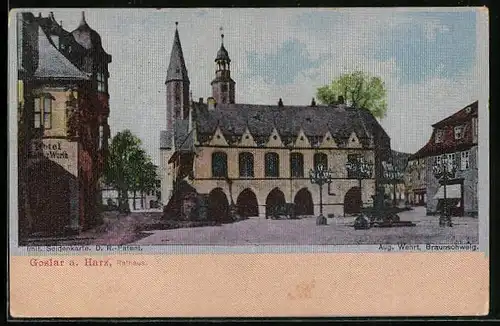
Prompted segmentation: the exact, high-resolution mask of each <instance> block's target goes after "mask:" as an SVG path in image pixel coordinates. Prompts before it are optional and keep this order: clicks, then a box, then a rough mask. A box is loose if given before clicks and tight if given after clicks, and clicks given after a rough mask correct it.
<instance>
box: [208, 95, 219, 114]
mask: <svg viewBox="0 0 500 326" xmlns="http://www.w3.org/2000/svg"><path fill="white" fill-rule="evenodd" d="M207 103H208V110H209V111H213V110H215V106H216V105H217V103H216V102H215V99H214V98H213V97H209V98H207Z"/></svg>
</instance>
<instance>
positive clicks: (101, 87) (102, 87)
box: [97, 72, 107, 92]
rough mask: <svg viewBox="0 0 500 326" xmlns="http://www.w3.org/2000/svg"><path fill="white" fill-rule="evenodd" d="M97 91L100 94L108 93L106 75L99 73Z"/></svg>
mask: <svg viewBox="0 0 500 326" xmlns="http://www.w3.org/2000/svg"><path fill="white" fill-rule="evenodd" d="M97 91H98V92H107V90H106V77H104V73H102V72H98V73H97Z"/></svg>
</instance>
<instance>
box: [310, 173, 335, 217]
mask: <svg viewBox="0 0 500 326" xmlns="http://www.w3.org/2000/svg"><path fill="white" fill-rule="evenodd" d="M332 179H333V172H332V170H331V169H327V168H326V167H325V166H323V165H322V164H319V165H318V166H316V167H315V168H314V169H311V170H310V171H309V180H310V181H311V183H313V184H317V185H318V186H319V216H318V218H317V222H316V224H326V218H325V217H324V216H323V185H324V184H330V183H332Z"/></svg>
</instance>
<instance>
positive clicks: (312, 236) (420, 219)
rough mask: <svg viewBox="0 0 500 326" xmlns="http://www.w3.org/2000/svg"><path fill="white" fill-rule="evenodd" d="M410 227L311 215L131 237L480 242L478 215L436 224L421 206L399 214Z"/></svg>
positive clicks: (197, 241)
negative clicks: (366, 225)
mask: <svg viewBox="0 0 500 326" xmlns="http://www.w3.org/2000/svg"><path fill="white" fill-rule="evenodd" d="M399 216H400V218H401V220H406V221H412V222H414V223H415V224H416V226H414V227H395V228H371V229H368V230H354V228H353V227H352V223H353V222H354V218H353V217H346V218H342V217H340V218H335V219H328V225H326V226H317V225H316V223H315V218H304V219H300V220H270V219H268V220H266V219H248V220H244V221H241V222H236V223H233V224H224V225H221V226H210V227H196V228H182V229H173V230H161V231H152V232H150V233H151V235H149V236H147V237H144V238H142V239H141V240H139V241H137V242H134V244H138V245H228V246H231V245H250V244H257V245H363V244H364V245H368V244H400V243H406V244H425V243H434V244H436V243H455V242H470V243H477V241H478V219H477V218H470V217H454V218H453V223H454V226H453V227H451V228H449V227H439V224H438V217H437V216H426V215H425V207H416V208H414V210H412V211H408V212H403V213H400V214H399Z"/></svg>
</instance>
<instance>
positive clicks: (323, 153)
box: [160, 24, 390, 221]
mask: <svg viewBox="0 0 500 326" xmlns="http://www.w3.org/2000/svg"><path fill="white" fill-rule="evenodd" d="M176 25H177V24H176ZM221 36H222V42H221V46H220V49H219V51H218V52H217V53H216V56H215V76H214V78H213V80H212V81H211V86H212V96H211V97H209V98H207V100H206V102H205V101H204V100H203V98H200V99H199V100H197V101H194V100H193V98H192V96H191V94H190V90H189V85H190V80H189V76H188V70H187V67H186V63H185V61H184V56H183V51H182V47H181V41H180V37H179V31H178V29H177V27H176V30H175V34H174V42H173V47H172V51H171V54H170V63H169V66H168V70H167V77H166V81H165V85H166V103H167V104H166V121H167V129H166V131H163V132H161V135H160V149H161V180H162V191H161V194H162V197H163V198H162V203H163V205H165V206H164V212H165V215H171V216H178V215H181V216H183V217H184V218H187V219H189V218H193V219H212V220H220V221H224V220H228V219H229V220H230V219H231V218H232V217H231V215H233V214H237V215H239V216H245V217H253V216H255V217H267V216H269V215H270V214H272V212H273V211H275V210H276V209H277V208H279V207H283V206H288V207H290V206H292V207H294V211H295V214H298V215H317V214H318V213H319V210H320V205H319V203H320V194H319V189H318V187H316V186H314V185H312V184H311V181H310V179H309V176H308V171H309V170H310V169H312V168H314V167H317V166H319V165H322V166H323V167H326V168H328V169H331V171H333V176H332V178H333V180H332V182H331V183H330V184H328V187H326V188H325V190H324V194H323V198H322V202H323V210H324V214H325V215H329V216H332V215H333V216H342V215H347V214H355V213H359V212H360V210H361V209H362V207H363V206H370V205H373V202H374V197H375V193H376V189H377V187H379V185H378V183H379V182H380V181H381V176H382V174H383V171H382V169H383V166H382V161H384V160H387V159H388V157H389V156H390V138H389V137H388V135H387V133H386V132H385V131H384V130H383V128H382V127H381V126H380V124H379V123H378V121H377V120H376V119H375V118H374V117H373V115H372V114H371V113H370V112H369V111H368V110H365V109H357V108H352V107H348V106H347V105H346V104H344V99H343V98H342V97H339V100H338V103H337V104H335V105H329V106H322V105H316V103H315V101H314V99H313V101H312V102H311V103H310V105H291V104H288V103H286V99H279V100H278V99H277V102H278V104H277V105H254V104H243V103H237V102H236V99H237V90H236V82H235V81H234V80H233V77H234V76H232V75H231V59H230V56H229V52H228V51H227V50H226V46H227V44H225V43H224V35H221ZM226 43H227V42H226ZM207 82H208V81H207ZM360 158H361V159H364V160H366V161H369V162H372V163H373V171H372V173H371V175H368V176H365V177H364V178H363V180H358V178H357V177H356V176H353V175H350V173H349V171H348V170H347V169H346V165H347V163H348V162H351V161H356V160H359V159H360Z"/></svg>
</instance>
